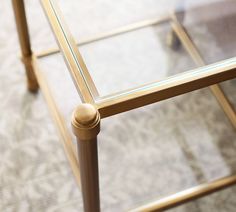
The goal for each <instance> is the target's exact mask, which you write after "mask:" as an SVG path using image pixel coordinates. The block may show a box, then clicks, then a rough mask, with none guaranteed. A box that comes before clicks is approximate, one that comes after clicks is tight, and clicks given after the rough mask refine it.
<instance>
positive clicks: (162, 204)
mask: <svg viewBox="0 0 236 212" xmlns="http://www.w3.org/2000/svg"><path fill="white" fill-rule="evenodd" d="M234 184H236V175H233V176H229V177H224V178H221V179H219V180H215V181H213V182H209V183H203V184H201V185H198V186H195V187H192V188H189V189H186V190H184V191H181V192H178V193H175V194H172V195H170V196H168V197H165V198H163V199H160V200H156V201H153V202H150V203H148V204H145V205H142V206H140V207H137V208H135V209H131V210H129V211H130V212H141V211H150V212H151V211H156V212H157V211H164V210H167V209H170V208H173V207H176V206H179V205H181V204H184V203H186V202H189V201H192V200H194V199H197V198H200V197H203V196H206V195H208V194H211V193H213V192H216V191H219V190H222V189H225V188H228V187H229V186H232V185H234Z"/></svg>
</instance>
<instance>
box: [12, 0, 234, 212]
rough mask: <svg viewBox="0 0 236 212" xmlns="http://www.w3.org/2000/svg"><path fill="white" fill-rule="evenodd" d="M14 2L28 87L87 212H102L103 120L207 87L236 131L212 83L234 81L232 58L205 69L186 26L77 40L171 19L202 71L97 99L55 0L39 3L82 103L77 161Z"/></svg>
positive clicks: (191, 194) (194, 194)
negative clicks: (53, 130) (38, 96)
mask: <svg viewBox="0 0 236 212" xmlns="http://www.w3.org/2000/svg"><path fill="white" fill-rule="evenodd" d="M12 2H13V6H14V12H15V17H16V22H17V29H18V34H19V40H20V44H21V50H22V61H23V63H24V64H25V66H26V70H27V76H28V81H29V89H31V90H32V91H34V90H37V88H38V84H37V82H38V83H39V85H40V88H41V90H42V92H43V94H44V96H45V99H46V101H47V103H48V105H49V109H50V111H51V113H52V116H53V118H54V120H55V122H56V124H57V127H58V129H59V131H60V133H61V137H62V140H63V147H64V149H65V152H66V155H67V158H68V160H69V163H70V165H71V168H72V171H73V173H74V176H75V179H76V181H77V183H78V185H79V186H80V184H81V188H82V194H83V202H84V210H85V211H86V212H94V211H96V212H99V211H100V197H99V170H98V151H97V136H98V134H99V132H100V121H101V118H105V117H109V116H112V115H115V114H119V113H121V112H125V111H129V110H131V109H135V108H138V107H142V106H145V105H148V104H151V103H155V102H158V101H161V100H164V99H168V98H171V97H174V96H177V95H180V94H184V93H188V92H191V91H193V90H197V89H200V88H203V87H207V86H211V87H210V88H211V90H212V92H213V94H214V95H215V96H216V98H217V99H218V101H219V102H220V104H221V106H222V108H223V109H224V111H225V113H226V114H227V116H228V117H229V118H230V120H231V122H232V124H233V125H234V126H235V127H236V115H235V111H234V109H233V107H232V105H231V104H230V102H229V100H228V99H227V98H226V96H225V95H224V93H223V91H222V89H221V88H220V87H219V85H215V84H216V83H220V82H222V81H225V80H229V79H233V78H235V77H236V58H231V59H228V60H225V61H221V62H219V63H215V64H211V65H208V66H205V62H204V60H203V58H202V57H201V55H200V53H199V51H198V49H197V47H196V46H195V45H194V43H193V41H192V40H191V38H190V37H189V35H188V33H187V32H186V31H185V29H184V27H183V26H182V25H181V24H180V23H179V22H178V20H177V18H175V17H172V18H171V20H169V18H168V17H164V18H163V19H152V20H147V21H143V22H139V23H134V24H131V25H128V26H125V27H121V28H118V29H115V30H112V31H110V32H106V33H102V34H100V35H96V36H95V37H91V38H88V39H86V40H84V41H81V42H80V43H79V45H84V44H87V43H91V42H95V41H98V40H101V39H106V38H108V37H111V36H117V35H119V34H122V33H125V32H129V31H133V30H136V29H140V28H142V27H146V26H149V25H155V24H158V23H162V22H163V21H167V20H169V21H170V23H171V25H172V27H173V30H174V31H175V33H176V34H177V35H178V37H179V39H180V40H181V42H182V43H183V45H184V46H185V48H186V50H187V51H188V53H189V54H190V55H191V56H192V58H193V59H194V61H195V62H196V64H198V65H200V66H204V67H200V68H197V69H194V70H191V71H189V72H185V73H181V74H178V75H175V76H172V77H169V78H167V79H165V80H162V81H156V82H154V83H150V84H146V85H143V86H140V87H137V88H134V89H130V90H126V91H123V92H118V93H116V94H112V95H108V96H104V97H100V96H99V93H98V91H97V89H96V87H95V85H94V82H93V80H92V78H91V76H90V74H89V72H88V70H87V67H86V65H85V63H84V61H83V58H82V57H81V55H80V53H79V51H78V48H77V45H76V43H75V41H74V39H73V37H72V35H71V34H70V32H69V30H68V29H67V26H66V24H65V23H64V21H63V18H62V16H61V14H60V11H59V9H58V6H57V5H56V2H55V1H54V0H42V5H43V7H44V9H45V12H46V14H47V17H48V20H49V22H50V24H51V26H52V29H53V31H54V33H55V36H56V39H57V41H58V44H59V47H60V49H61V52H62V53H63V56H64V58H65V61H66V63H67V65H68V69H69V71H70V74H71V76H72V79H73V80H74V84H75V86H76V88H77V90H78V93H79V94H80V96H81V99H82V101H83V102H85V103H84V104H81V105H79V106H78V107H77V108H76V109H75V111H74V113H73V117H72V121H71V122H72V129H73V133H74V134H75V136H76V138H77V147H78V156H79V161H78V160H77V156H76V155H77V152H76V151H75V149H74V145H73V142H72V138H71V135H70V133H69V131H68V129H67V127H66V124H65V122H64V119H63V116H62V114H61V113H60V111H59V110H58V108H57V106H56V103H55V101H54V99H53V96H52V94H51V92H50V89H49V86H48V84H47V81H46V77H45V76H44V75H43V73H42V71H41V70H40V67H39V65H38V61H37V57H36V56H35V55H34V54H32V51H31V48H30V40H29V33H28V28H27V23H26V16H25V10H24V3H23V0H12ZM56 52H58V49H52V50H48V51H47V52H44V53H40V54H38V57H43V56H46V55H50V54H53V53H56ZM36 78H37V79H36ZM30 83H31V84H30ZM79 163H80V164H79ZM235 183H236V176H231V177H226V178H222V179H219V180H216V181H213V182H209V183H204V184H202V185H199V186H196V187H194V188H191V189H187V190H185V191H182V192H179V193H177V194H174V195H170V196H169V197H166V198H163V199H161V200H157V201H154V202H152V203H149V204H147V205H144V206H141V207H139V208H136V209H134V210H131V211H160V210H165V209H169V208H172V207H175V206H178V205H180V204H183V203H185V202H188V201H191V200H193V199H196V198H199V197H202V196H204V195H207V194H210V193H212V192H215V191H218V190H220V189H223V188H226V187H228V186H230V185H233V184H235Z"/></svg>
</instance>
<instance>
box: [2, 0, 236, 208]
mask: <svg viewBox="0 0 236 212" xmlns="http://www.w3.org/2000/svg"><path fill="white" fill-rule="evenodd" d="M25 2H26V5H27V12H28V17H29V20H30V26H31V36H32V37H33V45H34V49H45V48H48V47H50V46H52V47H53V46H55V45H56V44H55V41H54V38H53V36H52V33H51V31H50V28H49V27H48V24H47V22H46V19H45V17H44V14H43V12H42V9H41V6H40V5H39V2H38V1H37V0H26V1H25ZM130 2H132V1H130ZM149 2H150V4H151V2H152V1H149ZM164 2H165V1H163V7H166V6H167V5H165V3H164ZM84 3H85V1H84ZM65 5H66V3H65ZM130 7H132V4H131V5H130ZM0 11H1V12H0V25H1V30H0V61H1V62H0V112H1V116H0V117H1V118H0V211H4V212H27V211H29V212H32V211H35V212H40V211H56V212H64V211H66V212H73V211H82V199H81V194H80V191H79V189H78V188H77V186H76V183H75V180H74V178H73V175H72V172H71V170H70V167H69V164H68V162H67V160H66V157H65V154H64V151H63V148H62V145H61V143H60V138H59V136H58V131H57V130H56V129H55V127H54V124H53V122H52V119H51V117H50V114H49V112H48V108H47V106H46V103H45V100H44V99H43V97H42V95H41V93H40V92H39V93H38V94H37V95H32V94H30V93H29V92H27V90H26V86H25V73H24V68H23V66H22V64H21V63H20V60H19V58H18V55H19V45H18V40H17V34H16V29H15V24H14V17H13V13H12V9H11V2H10V1H5V0H1V3H0ZM196 14H197V13H196ZM196 14H195V15H196ZM193 18H194V15H193V16H191V17H189V18H188V19H187V23H189V24H191V20H192V19H193ZM233 20H235V19H233V18H232V17H227V20H226V21H227V23H228V25H229V26H230V23H231V24H232V23H234V26H235V21H233ZM224 23H226V22H225V21H224ZM220 24H221V25H222V24H223V23H222V22H220V21H219V22H217V23H214V22H212V21H209V22H208V24H205V25H203V24H201V23H199V24H198V25H196V27H195V28H192V29H193V30H192V31H191V33H190V34H191V36H192V37H194V39H195V40H196V43H197V44H198V46H199V47H200V49H201V53H202V54H203V55H204V58H205V59H206V61H208V62H212V61H214V60H215V59H219V58H221V57H229V56H230V55H232V54H234V55H235V52H232V49H234V50H235V49H236V48H232V45H233V43H231V45H221V44H222V43H221V42H222V40H223V41H225V40H227V41H230V39H232V36H231V37H230V35H232V34H230V35H225V34H224V35H222V36H221V33H219V31H220V27H219V26H220ZM45 26H46V27H45ZM232 28H233V27H232ZM168 29H169V28H168V27H163V28H162V29H158V28H157V27H155V28H154V29H153V31H154V34H155V35H157V36H158V39H159V42H161V43H165V38H166V32H168ZM234 30H235V31H236V27H234ZM153 31H151V29H146V30H144V31H141V32H140V34H139V37H138V39H139V38H144V39H145V38H146V37H144V34H145V33H146V34H148V35H150V36H153ZM235 31H234V32H235ZM215 35H218V37H216V36H215ZM224 36H225V37H224ZM227 36H228V37H227ZM134 38H137V37H136V36H135V35H133V34H132V33H131V34H129V35H127V36H126V37H124V39H127V40H128V41H129V40H131V41H132V40H133V39H134ZM109 42H113V43H115V44H116V45H119V42H120V41H118V40H110V41H109ZM109 42H108V44H109ZM234 43H235V42H234ZM108 44H107V45H106V44H104V45H102V44H99V43H95V44H93V45H88V46H84V47H81V52H82V54H83V56H85V59H86V62H88V66H89V68H90V69H91V72H92V75H94V78H95V81H96V83H97V84H98V85H99V89H100V91H101V92H102V93H104V94H106V93H107V92H109V91H111V90H112V91H115V90H116V89H117V87H116V86H117V84H119V83H120V85H119V86H121V88H122V89H126V88H127V86H129V85H130V84H132V85H133V84H134V83H135V82H136V83H137V84H139V83H142V82H141V81H139V80H140V76H139V75H137V73H135V72H130V75H129V79H128V81H126V82H124V84H122V82H123V81H124V80H122V79H123V78H122V77H124V74H125V73H126V72H125V71H124V73H122V72H116V71H114V73H112V74H114V75H115V77H112V76H109V75H108V74H107V70H104V68H106V67H107V65H106V64H104V63H107V61H105V60H102V59H103V58H102V56H101V55H100V52H104V55H103V56H104V58H106V57H107V56H108V55H107V54H108V53H109V52H111V53H114V51H113V50H114V49H112V47H110V49H107V48H108V46H109V45H108ZM151 44H152V43H151ZM155 45H160V44H159V43H156V44H155ZM234 45H235V44H234ZM209 46H210V47H211V48H209ZM160 47H161V48H162V50H163V51H165V52H166V51H168V55H169V57H168V58H167V57H164V56H163V55H164V54H163V53H162V54H161V53H160V54H158V60H159V61H160V63H159V64H160V66H162V67H163V68H166V71H172V72H170V73H169V74H173V68H174V67H176V68H178V69H179V70H181V69H183V68H186V67H195V65H194V63H193V62H192V61H191V59H190V58H189V57H188V56H187V54H186V52H185V51H184V50H183V49H182V48H180V49H179V50H178V51H177V52H175V51H172V50H171V49H169V48H168V46H163V45H162V46H160ZM114 48H116V46H114ZM142 48H143V49H144V48H147V46H145V45H141V44H140V45H139V46H138V47H136V50H137V51H138V50H142ZM97 49H98V50H97ZM105 50H107V52H106V51H105ZM121 51H123V52H125V53H126V54H125V55H126V56H127V55H129V51H130V49H127V48H121ZM91 52H92V53H93V54H92V56H91V57H89V56H88V55H91V54H90V53H91ZM149 55H151V56H152V55H154V53H153V54H152V52H149ZM97 58H99V60H100V61H101V62H100V64H97V65H96V66H93V65H94V64H95V61H96V59H97ZM134 59H136V60H139V59H140V58H139V57H135V58H134ZM112 60H113V61H112ZM120 60H121V61H122V62H123V63H124V67H128V68H133V66H135V65H136V64H133V63H131V62H130V61H129V60H128V61H126V60H123V58H121V59H120ZM163 61H164V62H165V63H163V64H161V63H162V62H163ZM109 62H110V63H116V61H114V59H111V61H109ZM144 62H145V61H144ZM166 62H167V63H166ZM164 64H168V67H165V66H164ZM41 65H42V67H44V68H45V72H47V74H48V75H50V77H51V78H50V79H51V81H52V78H53V77H56V78H57V81H58V82H59V83H58V84H55V83H51V85H52V89H53V91H55V95H56V98H57V100H58V101H59V100H60V108H61V110H62V111H63V114H64V115H65V116H66V118H67V120H68V123H69V120H70V114H71V111H72V109H73V107H74V106H75V105H76V104H79V100H78V97H76V96H75V94H72V92H69V91H71V90H73V89H74V88H73V87H72V85H71V84H70V82H67V81H68V80H66V79H67V78H68V73H67V70H66V67H65V64H64V62H63V59H62V57H61V55H60V54H57V55H54V56H51V57H49V58H47V59H43V60H42V64H41ZM118 65H119V64H117V66H118ZM154 65H155V64H154ZM117 66H116V68H115V69H114V70H117V71H118V69H120V68H122V67H118V68H117ZM154 67H155V66H154ZM96 68H97V69H96ZM97 70H99V71H97ZM175 70H176V69H175ZM138 71H140V70H138ZM156 71H157V70H156V69H155V68H153V69H150V72H147V73H146V75H145V73H142V79H143V80H149V79H148V78H146V77H148V76H149V77H150V76H153V75H154V74H155V77H156V75H157V73H156ZM59 73H61V74H59ZM63 73H64V75H63ZM150 74H153V75H150ZM104 76H106V81H107V82H106V83H104ZM135 77H136V78H135ZM49 81H50V80H49ZM51 81H50V82H51ZM222 86H223V88H224V90H225V92H226V93H227V95H228V96H229V97H230V99H231V101H232V103H233V104H234V105H236V93H235V89H236V83H235V81H228V82H225V83H223V84H222ZM56 91H57V93H56ZM73 91H74V90H73ZM62 100H63V101H62ZM235 135H236V133H235V129H233V127H232V126H231V124H230V122H229V120H228V119H227V118H226V116H225V115H224V113H223V111H222V110H221V108H220V106H219V105H218V104H217V102H216V100H215V98H214V97H213V96H212V94H211V93H210V91H209V89H208V88H206V89H202V90H199V91H195V92H192V93H189V94H186V95H182V96H179V97H176V98H173V99H171V100H167V101H163V102H160V103H157V104H153V105H150V106H147V107H144V108H141V109H137V110H134V111H131V112H128V113H124V114H120V115H117V116H114V117H112V118H109V119H104V121H103V122H102V132H101V134H100V135H99V161H100V180H101V182H100V184H101V201H102V203H101V207H102V211H108V212H110V211H112V212H113V211H114V212H116V211H117V212H118V211H125V210H127V208H133V207H135V206H138V205H140V204H142V203H144V202H147V201H150V200H153V199H156V198H160V197H164V196H166V195H168V194H172V193H175V192H177V191H181V190H183V189H186V188H189V187H191V186H194V185H197V184H199V183H202V182H206V181H210V180H213V179H217V178H219V177H223V176H227V175H230V174H232V173H234V172H235V171H236V158H235V157H234V156H235V155H236V143H235V142H236V137H235ZM235 196H236V188H235V187H231V188H229V189H226V190H224V191H222V192H218V193H215V194H213V195H210V196H208V197H204V198H201V199H199V200H196V201H193V202H191V203H188V204H185V205H183V206H180V207H177V208H175V209H172V210H170V211H176V212H177V211H178V212H188V211H191V212H206V211H209V212H211V211H216V212H222V211H225V212H226V211H227V212H234V211H235V208H236V198H235Z"/></svg>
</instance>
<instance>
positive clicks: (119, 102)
mask: <svg viewBox="0 0 236 212" xmlns="http://www.w3.org/2000/svg"><path fill="white" fill-rule="evenodd" d="M235 77H236V59H235V58H232V59H228V60H225V61H224V62H219V63H215V64H211V65H208V66H205V67H200V68H197V69H194V70H192V71H188V72H184V73H181V74H178V75H175V76H172V77H169V78H167V79H165V80H163V81H157V82H156V83H151V84H147V85H146V86H140V87H138V88H136V89H131V90H127V91H125V92H119V93H117V94H116V95H109V96H107V97H102V98H101V99H100V100H97V101H96V105H97V108H98V110H99V113H100V115H101V117H102V118H105V117H109V116H112V115H115V114H118V113H121V112H125V111H129V110H131V109H135V108H138V107H142V106H144V105H148V104H151V103H156V102H158V101H161V100H165V99H168V98H171V97H174V96H177V95H181V94H184V93H188V92H191V91H194V90H197V89H200V88H204V87H207V86H209V85H212V84H216V83H219V82H222V81H225V80H229V79H233V78H235Z"/></svg>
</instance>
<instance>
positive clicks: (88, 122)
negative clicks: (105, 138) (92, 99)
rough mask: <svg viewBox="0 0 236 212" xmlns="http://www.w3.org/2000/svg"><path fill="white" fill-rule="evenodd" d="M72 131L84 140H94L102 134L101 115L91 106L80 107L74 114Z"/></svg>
mask: <svg viewBox="0 0 236 212" xmlns="http://www.w3.org/2000/svg"><path fill="white" fill-rule="evenodd" d="M72 129H73V132H74V134H75V135H76V136H77V137H79V138H80V139H82V140H87V139H91V138H94V137H96V136H97V135H98V133H99V132H100V114H99V112H98V110H97V109H96V108H95V107H94V106H93V105H91V104H81V105H79V106H78V107H77V108H76V110H75V111H74V113H73V118H72Z"/></svg>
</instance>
